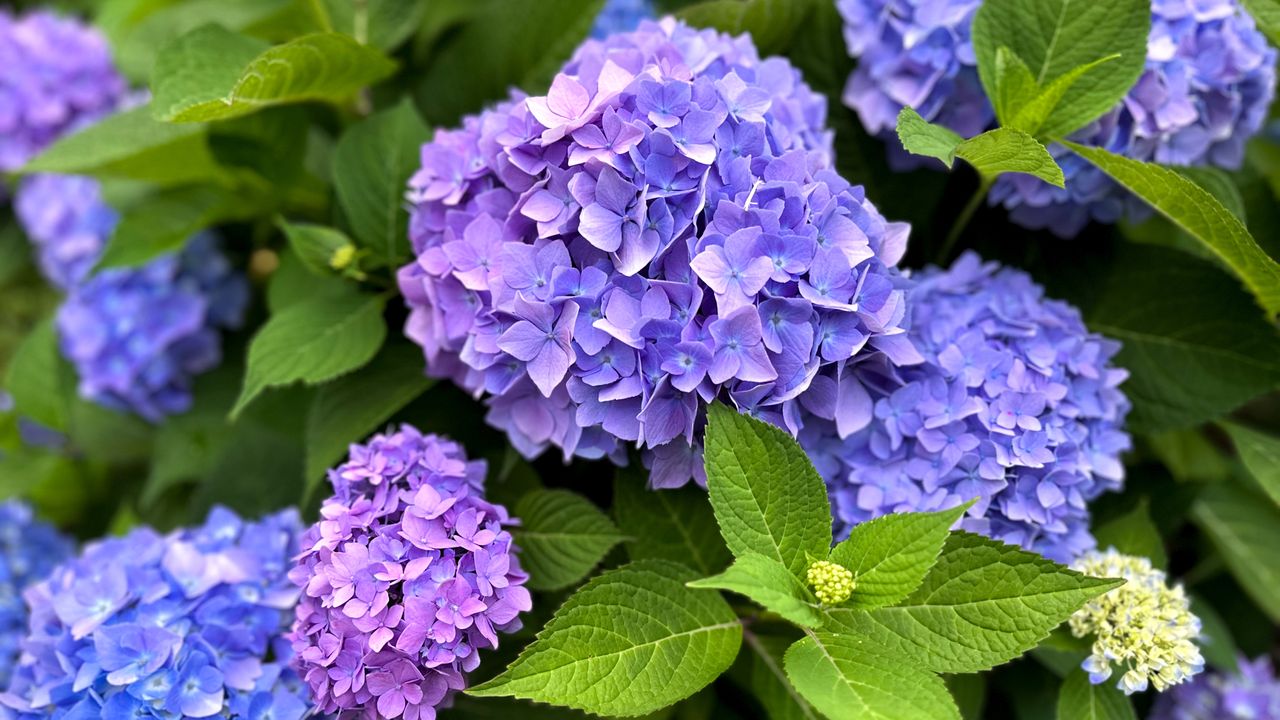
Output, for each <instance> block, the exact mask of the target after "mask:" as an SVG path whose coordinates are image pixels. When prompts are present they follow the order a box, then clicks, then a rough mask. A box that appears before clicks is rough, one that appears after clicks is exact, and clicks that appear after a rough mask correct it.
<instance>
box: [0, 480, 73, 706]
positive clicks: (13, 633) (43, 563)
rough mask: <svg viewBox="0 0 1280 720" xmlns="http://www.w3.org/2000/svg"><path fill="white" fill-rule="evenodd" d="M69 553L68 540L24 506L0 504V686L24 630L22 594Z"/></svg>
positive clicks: (9, 667)
mask: <svg viewBox="0 0 1280 720" xmlns="http://www.w3.org/2000/svg"><path fill="white" fill-rule="evenodd" d="M72 549H73V546H72V543H71V541H70V540H69V539H67V538H66V537H64V536H63V535H62V534H61V533H59V532H58V531H57V530H56V529H54V528H53V526H51V525H49V524H47V523H44V522H41V521H40V520H37V519H36V518H35V515H34V513H32V511H31V508H30V507H28V506H27V505H25V504H23V503H21V502H18V501H16V500H9V501H6V502H4V503H0V686H4V685H7V684H8V682H9V677H10V675H11V674H12V672H13V665H14V662H15V661H16V660H17V659H18V640H19V639H20V638H21V637H22V636H23V635H24V634H25V633H26V630H27V605H26V603H25V602H23V600H22V592H23V591H24V590H25V589H26V588H27V587H29V586H30V585H32V584H34V583H36V582H39V581H40V580H43V579H44V578H45V577H46V576H47V575H48V574H49V573H50V572H51V571H52V570H53V568H54V566H56V565H57V564H58V563H61V562H62V561H63V560H65V559H67V558H68V557H70V555H71V552H72Z"/></svg>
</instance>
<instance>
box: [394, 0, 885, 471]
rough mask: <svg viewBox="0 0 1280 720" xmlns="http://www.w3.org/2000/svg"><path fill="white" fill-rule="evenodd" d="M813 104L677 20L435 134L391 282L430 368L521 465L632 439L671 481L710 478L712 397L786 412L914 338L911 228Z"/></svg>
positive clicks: (615, 43)
mask: <svg viewBox="0 0 1280 720" xmlns="http://www.w3.org/2000/svg"><path fill="white" fill-rule="evenodd" d="M825 110H826V107H825V103H824V100H823V98H822V97H821V96H820V95H817V94H815V93H814V92H812V91H811V90H810V89H809V88H808V87H807V86H806V85H805V84H804V83H803V82H802V81H801V79H800V76H799V73H798V72H797V71H796V70H795V68H793V67H791V66H790V65H789V64H788V63H787V62H786V61H785V60H782V59H768V60H763V61H762V60H760V59H758V57H757V55H756V52H755V50H754V48H753V47H752V45H751V43H750V41H749V39H748V38H745V37H743V38H736V39H735V38H731V37H729V36H726V35H721V34H718V33H716V32H714V31H710V30H706V31H700V30H695V29H692V28H690V27H688V26H685V25H683V24H680V23H677V22H676V21H675V20H673V19H670V18H668V19H665V20H663V21H661V22H660V23H653V22H646V23H643V24H642V25H641V27H640V29H639V30H638V31H637V32H634V33H629V34H619V35H613V36H611V37H610V38H608V39H607V40H605V41H603V42H599V41H593V40H589V41H587V42H586V43H585V44H584V45H583V46H582V47H581V48H580V49H579V50H578V52H577V54H576V55H575V56H574V57H573V59H572V60H571V61H570V62H569V64H568V65H567V66H566V67H565V68H564V71H563V72H561V73H560V74H559V75H557V76H556V78H555V81H554V82H553V84H552V86H551V90H550V93H549V94H548V95H547V96H545V97H530V98H517V99H515V100H512V101H511V102H507V103H505V104H502V105H499V106H498V107H497V108H495V109H492V110H490V111H487V112H485V113H483V114H482V115H480V116H479V117H473V118H469V119H467V120H466V121H465V124H464V126H463V128H462V129H460V130H452V131H439V132H437V134H436V136H435V140H434V142H432V143H430V144H428V145H426V146H425V147H424V148H423V150H422V160H423V167H422V169H421V170H420V171H419V172H418V173H417V174H416V175H415V176H414V177H413V178H412V180H411V183H410V184H411V192H410V199H411V201H412V202H414V203H415V208H414V212H413V218H412V222H411V227H410V236H411V238H412V240H413V245H414V248H415V250H416V251H417V253H418V259H417V261H416V262H414V263H412V264H410V265H409V266H407V267H405V268H403V269H402V270H401V272H400V287H401V289H402V290H403V292H404V295H405V298H406V299H407V301H408V304H409V307H410V310H411V314H410V318H409V320H408V323H407V326H406V333H407V334H408V335H409V337H411V338H412V339H414V340H415V341H416V342H418V343H419V344H421V345H422V346H423V348H424V350H425V354H426V357H427V365H428V368H427V369H428V372H429V373H430V374H432V375H435V376H441V377H449V378H452V379H453V380H454V381H455V382H457V383H458V384H460V385H461V386H463V387H464V388H466V389H467V390H469V391H471V392H473V393H475V394H477V395H483V394H488V395H490V396H491V398H490V399H489V401H488V403H489V408H490V411H489V415H488V420H489V422H490V423H491V424H492V425H494V426H496V427H498V428H501V429H503V430H505V431H506V432H507V433H508V435H509V436H510V438H511V440H512V442H513V444H514V445H515V446H516V448H517V449H519V450H520V451H521V452H522V453H524V454H525V455H527V456H533V455H536V454H538V453H540V452H542V451H543V450H545V449H546V448H547V447H549V446H552V445H554V446H557V447H559V448H560V449H561V450H562V451H563V453H564V455H565V457H566V459H567V458H568V457H570V456H572V455H578V456H581V457H586V458H600V457H609V458H612V459H613V460H615V461H618V462H622V461H623V460H624V459H625V448H626V445H627V444H631V443H634V444H635V445H637V446H640V447H642V448H644V450H645V462H646V463H647V464H649V465H650V467H651V469H652V478H651V483H652V484H653V485H654V486H656V487H671V486H678V485H681V484H684V483H685V482H687V481H688V480H689V479H690V478H697V479H699V480H701V477H700V473H701V465H702V463H701V460H700V454H701V441H700V437H699V435H700V431H701V427H702V424H703V422H704V409H705V403H707V402H708V401H710V400H711V399H712V398H715V397H722V398H725V399H727V400H729V401H731V402H733V403H734V404H735V405H736V406H737V407H738V408H740V409H741V410H743V411H746V412H753V413H756V414H759V415H763V416H765V417H767V418H768V419H770V420H772V421H774V422H776V423H778V424H785V423H786V421H787V418H788V417H793V416H794V415H795V414H796V411H797V409H798V405H797V403H796V398H797V397H798V396H800V395H801V394H802V393H804V392H805V391H806V390H808V389H809V388H810V386H811V385H813V384H814V383H821V384H823V385H824V387H825V386H826V385H827V384H829V383H830V382H831V378H834V377H838V376H839V374H840V371H841V368H843V367H844V366H845V364H847V363H848V362H850V361H851V359H853V358H854V357H855V356H858V355H859V354H860V353H862V352H863V349H864V348H867V351H866V354H871V353H872V351H873V350H875V351H883V352H894V353H907V352H909V348H906V349H904V348H903V343H902V340H903V338H904V337H905V334H904V333H902V332H901V328H900V325H899V323H900V321H901V319H902V317H903V315H904V312H905V307H904V304H903V295H904V293H903V291H902V289H901V288H900V287H899V286H898V281H897V280H896V271H893V270H891V267H892V266H893V265H895V264H896V263H897V261H898V259H899V258H900V257H901V255H902V253H903V252H904V250H905V244H906V237H907V228H906V226H904V225H895V224H890V223H887V222H885V220H884V218H883V217H882V216H881V215H880V214H879V212H877V211H876V209H875V208H874V207H873V206H872V205H871V203H870V202H868V201H867V199H866V197H865V195H864V193H863V190H862V188H860V187H853V186H851V185H850V184H849V183H847V182H845V181H844V180H842V179H841V178H840V177H839V176H838V175H836V174H835V173H834V172H833V171H832V170H830V169H829V168H830V164H831V153H830V141H831V138H830V133H828V132H827V131H825V130H823V129H822V126H823V121H824V119H825ZM818 377H822V378H823V379H822V380H821V381H819V380H817V379H816V378H818ZM848 401H849V398H847V397H845V396H843V395H840V396H839V397H837V398H834V399H833V402H832V403H831V407H832V408H844V407H845V406H846V404H847V402H848Z"/></svg>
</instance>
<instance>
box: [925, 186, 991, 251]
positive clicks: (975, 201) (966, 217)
mask: <svg viewBox="0 0 1280 720" xmlns="http://www.w3.org/2000/svg"><path fill="white" fill-rule="evenodd" d="M994 183H995V177H989V176H986V175H983V176H982V182H981V183H980V184H979V185H978V191H977V192H975V193H974V194H973V197H972V198H970V199H969V204H968V205H965V206H964V210H962V211H961V212H960V216H959V217H957V218H956V221H955V224H954V225H952V226H951V232H950V233H948V234H947V240H946V242H944V243H943V244H942V250H941V251H939V252H938V264H939V265H946V264H947V262H948V261H949V260H950V259H951V252H952V251H953V250H954V249H955V246H956V242H957V241H959V240H960V236H961V235H963V234H964V231H965V228H967V227H968V226H969V222H970V221H971V220H973V216H974V214H976V213H977V212H978V208H979V207H981V206H982V201H983V200H985V199H986V198H987V193H989V192H991V186H992V184H994Z"/></svg>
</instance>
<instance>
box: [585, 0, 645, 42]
mask: <svg viewBox="0 0 1280 720" xmlns="http://www.w3.org/2000/svg"><path fill="white" fill-rule="evenodd" d="M652 17H653V0H605V3H604V7H603V8H601V10H600V14H599V15H596V19H595V23H594V24H593V25H592V26H591V37H593V38H595V39H597V40H604V39H605V38H607V37H609V36H610V35H613V34H614V33H622V32H631V31H632V30H635V29H636V26H637V25H639V24H640V21H641V20H648V19H651V18H652Z"/></svg>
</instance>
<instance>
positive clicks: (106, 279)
mask: <svg viewBox="0 0 1280 720" xmlns="http://www.w3.org/2000/svg"><path fill="white" fill-rule="evenodd" d="M15 206H16V209H17V213H18V219H19V221H20V222H21V224H22V226H23V228H24V230H25V231H26V233H27V235H28V236H29V237H30V238H31V240H32V242H33V243H34V244H35V246H36V249H37V254H38V256H39V259H40V267H41V270H42V271H43V273H44V274H45V276H46V277H47V278H48V280H49V281H50V282H51V283H53V284H56V285H58V286H59V287H61V288H63V290H65V291H66V293H67V296H66V299H65V300H64V301H63V303H62V305H61V306H60V307H59V308H58V313H57V329H58V334H59V339H60V344H61V347H62V353H63V355H64V356H65V357H66V358H67V359H68V360H69V361H70V362H71V364H72V365H73V366H75V369H76V372H77V375H78V376H79V391H80V395H81V397H83V398H85V399H87V400H90V401H92V402H95V403H98V404H100V405H103V406H106V407H110V408H113V409H117V410H122V411H129V412H133V413H136V414H138V415H140V416H141V417H143V418H146V419H148V420H151V421H153V422H158V421H160V420H161V419H163V418H164V417H165V416H167V415H172V414H175V413H180V412H183V411H185V410H186V409H187V408H188V407H190V404H191V383H192V379H193V378H194V376H196V375H198V374H200V373H202V372H205V371H208V370H211V369H213V368H214V367H216V366H217V364H218V363H219V362H220V360H221V356H222V355H221V353H222V338H221V331H223V330H228V329H233V328H236V327H238V326H239V325H240V322H241V320H242V318H243V315H244V311H245V308H246V307H247V305H248V301H249V286H248V283H247V281H246V280H245V278H244V276H243V275H242V274H240V273H238V272H237V271H236V270H235V269H234V268H233V267H232V265H231V263H230V262H229V261H228V259H227V258H226V257H225V256H224V255H223V254H222V252H221V250H220V248H219V242H218V240H217V239H216V238H215V237H213V236H212V235H210V234H207V233H204V234H200V235H197V236H196V237H194V238H192V239H191V240H190V241H188V243H187V245H186V247H185V248H184V249H183V250H181V251H179V252H176V253H170V254H167V255H163V256H161V257H159V258H157V259H155V260H152V261H150V262H148V263H147V264H145V265H142V266H140V267H130V268H116V269H110V270H103V271H101V272H98V273H96V274H92V275H90V271H91V270H92V268H93V266H94V265H95V264H96V263H97V262H98V260H99V258H101V256H102V251H103V248H104V247H105V246H106V243H107V239H108V238H109V237H110V235H111V233H112V231H113V230H114V229H115V226H116V223H117V222H118V221H119V215H118V214H117V213H116V212H115V210H113V209H112V208H111V207H110V206H109V205H107V204H106V203H105V202H104V201H103V199H102V195H101V191H100V186H99V185H98V182H97V181H96V180H93V179H91V178H85V177H78V176H73V175H37V176H33V177H30V178H27V179H26V180H24V181H23V183H22V184H21V185H20V186H19V188H18V193H17V197H16V198H15Z"/></svg>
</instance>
